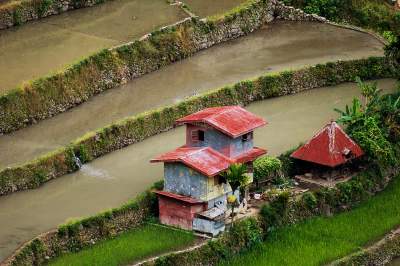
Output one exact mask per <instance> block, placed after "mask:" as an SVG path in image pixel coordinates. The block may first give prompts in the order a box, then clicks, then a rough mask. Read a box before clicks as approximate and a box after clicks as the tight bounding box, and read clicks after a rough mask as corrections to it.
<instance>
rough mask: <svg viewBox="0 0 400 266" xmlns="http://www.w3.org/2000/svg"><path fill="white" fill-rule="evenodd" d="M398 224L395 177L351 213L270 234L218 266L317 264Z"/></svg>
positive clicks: (398, 183)
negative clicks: (263, 240) (390, 182)
mask: <svg viewBox="0 0 400 266" xmlns="http://www.w3.org/2000/svg"><path fill="white" fill-rule="evenodd" d="M399 224H400V180H399V177H397V179H396V180H395V181H394V182H393V183H392V184H391V185H390V186H389V187H388V188H387V189H386V190H385V191H384V192H381V193H380V194H378V195H377V196H374V197H373V198H371V199H370V200H368V201H367V202H364V203H362V204H360V205H359V206H358V207H357V208H355V209H354V210H352V211H349V212H345V213H341V214H338V215H336V216H333V217H330V218H326V217H325V218H324V217H317V218H313V219H309V220H307V221H305V222H302V223H299V224H296V225H292V226H287V227H283V228H280V229H278V230H276V231H274V232H272V233H270V235H269V237H268V238H267V240H266V241H265V242H264V243H263V244H262V245H260V246H258V247H257V248H255V249H253V250H251V251H249V252H247V253H244V254H241V255H240V256H237V257H235V258H232V259H231V260H228V261H225V262H224V263H222V265H241V266H242V265H296V266H297V265H299V266H300V265H307V266H309V265H321V264H324V263H327V262H329V261H332V260H334V259H337V258H340V257H343V256H345V255H347V254H349V253H352V252H354V251H357V250H358V249H359V248H361V247H363V246H365V245H366V244H368V243H371V242H373V241H375V240H377V239H378V238H380V237H381V236H382V235H384V234H385V233H387V232H388V231H390V230H391V229H392V228H393V227H395V226H397V225H399Z"/></svg>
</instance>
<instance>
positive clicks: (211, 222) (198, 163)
mask: <svg viewBox="0 0 400 266" xmlns="http://www.w3.org/2000/svg"><path fill="white" fill-rule="evenodd" d="M176 123H177V125H186V143H185V144H184V145H183V146H182V147H179V148H177V149H176V150H173V151H170V152H167V153H165V154H162V155H160V156H158V157H156V158H154V159H153V160H151V162H163V163H164V190H163V191H158V192H157V194H158V199H159V213H160V216H159V217H160V221H161V223H163V224H167V225H172V226H177V227H180V228H184V229H189V230H196V231H200V232H204V233H209V234H212V235H216V234H218V233H219V232H221V231H223V230H224V228H225V222H224V220H225V213H226V211H227V195H228V194H230V193H232V190H231V187H230V186H229V184H228V183H227V181H226V180H225V179H224V178H223V177H222V176H221V173H223V172H224V171H226V170H227V169H228V168H229V166H230V165H231V164H233V163H244V164H246V165H247V166H248V167H247V169H248V171H249V174H250V175H251V174H252V169H253V167H252V166H253V161H254V160H255V159H256V158H258V157H259V156H261V155H263V154H265V153H266V150H264V149H262V148H258V147H255V146H254V142H253V137H254V135H253V131H254V130H255V129H256V128H258V127H261V126H264V125H265V124H266V121H265V120H264V119H262V118H261V117H258V116H256V115H254V114H252V113H250V112H248V111H247V110H245V109H243V108H242V107H240V106H224V107H214V108H207V109H204V110H202V111H199V112H197V113H194V114H192V115H188V116H186V117H183V118H181V119H179V120H177V121H176Z"/></svg>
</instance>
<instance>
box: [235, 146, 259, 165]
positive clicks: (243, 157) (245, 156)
mask: <svg viewBox="0 0 400 266" xmlns="http://www.w3.org/2000/svg"><path fill="white" fill-rule="evenodd" d="M266 153H267V150H264V149H261V148H258V147H254V148H253V149H251V150H250V151H248V152H245V153H242V154H240V155H239V156H238V157H235V158H234V160H235V162H236V163H246V162H250V161H254V160H255V159H256V158H258V157H260V156H261V155H264V154H266Z"/></svg>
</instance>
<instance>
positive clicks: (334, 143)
mask: <svg viewBox="0 0 400 266" xmlns="http://www.w3.org/2000/svg"><path fill="white" fill-rule="evenodd" d="M363 154H364V152H363V151H362V149H361V148H360V146H358V144H357V143H355V142H354V141H353V140H352V139H351V138H350V137H349V136H348V135H347V134H346V133H345V132H344V131H343V129H342V128H340V126H339V125H338V124H337V123H336V122H333V121H332V122H331V123H329V124H327V125H326V126H325V127H324V128H322V129H321V130H320V131H319V132H318V133H317V134H315V135H314V136H313V137H312V138H311V140H309V141H308V142H307V143H306V144H304V145H303V146H301V147H300V148H299V149H297V150H296V151H295V152H293V153H292V154H291V157H292V158H296V159H299V160H303V161H308V162H312V163H316V164H320V165H324V166H329V167H332V168H333V167H336V166H339V165H342V164H345V163H346V162H347V161H349V160H350V159H354V158H357V157H360V156H362V155H363Z"/></svg>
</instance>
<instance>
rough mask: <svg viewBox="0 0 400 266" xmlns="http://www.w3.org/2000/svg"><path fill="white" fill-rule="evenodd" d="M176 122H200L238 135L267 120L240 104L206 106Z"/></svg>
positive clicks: (226, 132)
mask: <svg viewBox="0 0 400 266" xmlns="http://www.w3.org/2000/svg"><path fill="white" fill-rule="evenodd" d="M176 122H177V123H178V124H185V123H195V122H202V123H206V124H208V125H210V126H212V127H214V128H215V129H217V130H219V131H221V132H223V133H225V134H227V135H228V136H231V137H233V138H236V137H239V136H241V135H243V134H246V133H248V132H251V131H252V130H254V129H255V128H258V127H261V126H264V125H266V124H267V122H266V121H265V120H264V119H263V118H261V117H259V116H256V115H254V114H252V113H250V112H249V111H247V110H245V109H244V108H242V107H240V106H222V107H213V108H206V109H204V110H202V111H199V112H197V113H194V114H191V115H188V116H185V117H183V118H181V119H178V120H177V121H176Z"/></svg>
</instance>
